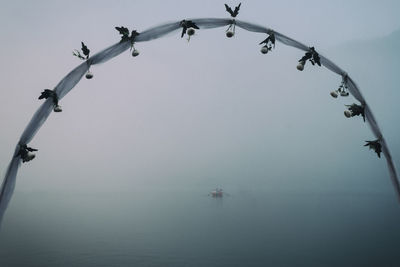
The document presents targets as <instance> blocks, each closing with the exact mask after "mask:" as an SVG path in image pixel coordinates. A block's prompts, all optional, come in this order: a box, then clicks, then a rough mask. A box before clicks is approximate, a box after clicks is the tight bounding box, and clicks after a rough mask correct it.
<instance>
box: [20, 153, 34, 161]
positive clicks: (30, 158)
mask: <svg viewBox="0 0 400 267" xmlns="http://www.w3.org/2000/svg"><path fill="white" fill-rule="evenodd" d="M35 157H36V155H35V154H33V153H31V152H28V153H27V154H26V157H24V158H23V159H22V162H28V161H31V160H33V159H34V158H35Z"/></svg>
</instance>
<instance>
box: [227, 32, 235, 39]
mask: <svg viewBox="0 0 400 267" xmlns="http://www.w3.org/2000/svg"><path fill="white" fill-rule="evenodd" d="M234 35H235V33H234V32H233V31H231V30H229V31H227V32H226V37H228V38H232V37H233V36H234Z"/></svg>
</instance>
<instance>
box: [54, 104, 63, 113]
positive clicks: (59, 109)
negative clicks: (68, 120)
mask: <svg viewBox="0 0 400 267" xmlns="http://www.w3.org/2000/svg"><path fill="white" fill-rule="evenodd" d="M53 110H54V112H61V111H62V109H61V106H60V105H57V106H55V107H54V109H53Z"/></svg>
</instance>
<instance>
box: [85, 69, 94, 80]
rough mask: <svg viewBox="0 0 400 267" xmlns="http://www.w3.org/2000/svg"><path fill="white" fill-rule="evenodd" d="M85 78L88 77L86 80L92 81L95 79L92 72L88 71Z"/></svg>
mask: <svg viewBox="0 0 400 267" xmlns="http://www.w3.org/2000/svg"><path fill="white" fill-rule="evenodd" d="M85 77H86V79H88V80H90V79H92V78H93V74H92V73H91V72H90V71H88V72H87V73H86V75H85Z"/></svg>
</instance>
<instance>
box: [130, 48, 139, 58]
mask: <svg viewBox="0 0 400 267" xmlns="http://www.w3.org/2000/svg"><path fill="white" fill-rule="evenodd" d="M138 55H139V50H137V49H133V51H132V56H133V57H137V56H138Z"/></svg>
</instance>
